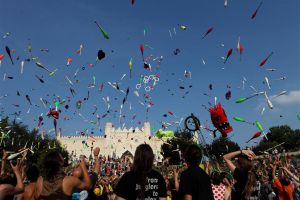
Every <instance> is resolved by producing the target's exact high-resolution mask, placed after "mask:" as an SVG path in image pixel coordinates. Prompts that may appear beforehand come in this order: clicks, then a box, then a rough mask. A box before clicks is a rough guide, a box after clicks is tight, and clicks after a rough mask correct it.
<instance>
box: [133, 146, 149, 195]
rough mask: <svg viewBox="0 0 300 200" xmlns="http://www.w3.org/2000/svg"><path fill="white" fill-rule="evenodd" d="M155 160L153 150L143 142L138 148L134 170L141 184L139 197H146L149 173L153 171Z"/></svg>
mask: <svg viewBox="0 0 300 200" xmlns="http://www.w3.org/2000/svg"><path fill="white" fill-rule="evenodd" d="M153 161H154V154H153V150H152V148H151V147H150V146H149V145H148V144H141V145H139V146H138V147H137V148H136V151H135V154H134V160H133V166H132V171H133V172H134V173H136V174H137V175H138V184H139V185H140V186H141V189H140V190H139V194H138V198H139V199H145V186H146V181H147V173H149V172H150V171H151V169H152V165H153Z"/></svg>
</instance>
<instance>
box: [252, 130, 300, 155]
mask: <svg viewBox="0 0 300 200" xmlns="http://www.w3.org/2000/svg"><path fill="white" fill-rule="evenodd" d="M267 137H268V140H266V138H263V139H262V140H261V141H260V143H259V144H258V145H257V146H256V147H254V149H253V150H254V152H255V153H256V154H261V153H262V152H264V151H266V150H268V149H270V148H272V147H274V146H276V145H279V144H281V143H282V142H284V144H282V145H281V146H279V147H277V148H276V149H277V150H279V151H282V150H285V151H299V150H300V129H296V130H293V129H291V128H290V127H289V126H288V125H284V126H274V127H272V128H270V132H269V133H268V134H267Z"/></svg>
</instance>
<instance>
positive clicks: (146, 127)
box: [144, 122, 151, 136]
mask: <svg viewBox="0 0 300 200" xmlns="http://www.w3.org/2000/svg"><path fill="white" fill-rule="evenodd" d="M144 133H145V135H148V136H150V135H151V127H150V123H149V122H145V123H144Z"/></svg>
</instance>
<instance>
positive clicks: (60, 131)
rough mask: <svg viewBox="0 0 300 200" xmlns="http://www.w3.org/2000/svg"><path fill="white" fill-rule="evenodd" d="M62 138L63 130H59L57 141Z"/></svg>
mask: <svg viewBox="0 0 300 200" xmlns="http://www.w3.org/2000/svg"><path fill="white" fill-rule="evenodd" d="M61 137H62V130H61V128H59V129H58V133H57V136H56V139H57V140H59V139H60V138H61Z"/></svg>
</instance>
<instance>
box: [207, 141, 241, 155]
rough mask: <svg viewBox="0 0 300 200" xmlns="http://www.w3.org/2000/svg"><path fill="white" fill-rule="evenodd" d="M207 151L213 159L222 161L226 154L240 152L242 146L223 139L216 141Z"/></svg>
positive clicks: (208, 146)
mask: <svg viewBox="0 0 300 200" xmlns="http://www.w3.org/2000/svg"><path fill="white" fill-rule="evenodd" d="M207 150H208V153H209V156H210V157H211V158H215V159H216V160H218V161H222V160H223V155H224V154H226V153H229V152H233V151H237V150H240V146H239V145H238V144H237V143H235V142H232V141H231V140H229V139H228V138H225V137H221V138H219V139H216V140H214V141H213V142H212V143H211V144H210V145H207Z"/></svg>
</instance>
